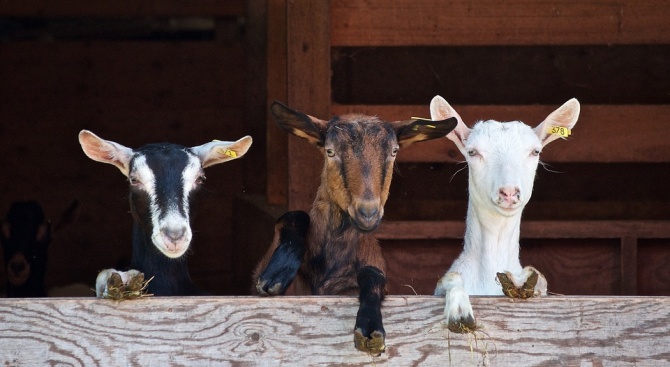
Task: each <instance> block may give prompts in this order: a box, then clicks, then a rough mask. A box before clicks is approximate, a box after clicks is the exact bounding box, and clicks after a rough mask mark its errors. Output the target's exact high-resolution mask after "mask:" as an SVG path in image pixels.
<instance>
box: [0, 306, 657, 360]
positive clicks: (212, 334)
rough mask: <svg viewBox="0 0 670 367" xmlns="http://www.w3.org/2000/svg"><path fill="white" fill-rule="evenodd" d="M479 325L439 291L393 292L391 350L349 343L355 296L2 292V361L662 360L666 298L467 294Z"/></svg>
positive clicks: (386, 313)
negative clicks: (467, 324) (463, 325)
mask: <svg viewBox="0 0 670 367" xmlns="http://www.w3.org/2000/svg"><path fill="white" fill-rule="evenodd" d="M472 304H473V308H474V310H475V314H476V316H477V317H478V320H477V321H478V323H479V324H480V325H481V327H482V332H478V333H476V338H475V336H473V335H470V334H465V335H463V334H454V333H449V332H448V331H447V330H446V329H445V328H444V327H443V326H442V324H441V322H442V321H443V314H442V312H443V308H444V299H443V298H439V297H432V296H404V297H401V296H394V297H388V298H387V299H386V300H385V301H384V303H383V307H382V313H383V317H384V323H385V325H384V326H385V329H386V333H387V351H386V353H384V354H383V355H381V356H380V357H375V358H373V357H372V356H369V355H367V354H365V353H362V352H359V351H356V350H355V349H354V346H353V336H352V328H353V324H354V319H355V316H356V311H357V308H358V300H356V299H355V298H353V297H302V298H297V297H276V298H260V297H200V298H198V297H190V298H168V297H165V298H152V299H141V300H137V301H125V302H113V301H107V300H95V299H87V298H78V299H1V300H0V321H1V322H0V360H2V361H4V364H5V365H8V366H9V365H12V366H14V365H21V366H44V365H71V366H129V365H143V366H150V365H151V366H167V365H188V366H211V365H275V364H276V365H282V366H305V365H308V364H309V365H367V364H370V365H374V364H380V365H381V364H384V365H386V364H388V365H394V366H418V365H422V366H424V365H430V366H449V365H452V366H471V365H474V366H477V365H489V364H491V363H492V364H493V365H496V366H516V365H525V366H530V365H536V366H537V365H554V364H556V363H559V361H560V363H561V364H562V365H570V366H573V365H575V366H579V365H589V366H591V365H594V366H602V365H605V366H607V365H617V366H640V365H645V366H660V365H663V364H664V363H667V362H668V345H670V333H669V332H668V325H670V313H668V309H670V297H557V296H550V297H544V298H539V299H531V300H528V301H518V300H517V301H513V300H510V299H507V298H503V297H472Z"/></svg>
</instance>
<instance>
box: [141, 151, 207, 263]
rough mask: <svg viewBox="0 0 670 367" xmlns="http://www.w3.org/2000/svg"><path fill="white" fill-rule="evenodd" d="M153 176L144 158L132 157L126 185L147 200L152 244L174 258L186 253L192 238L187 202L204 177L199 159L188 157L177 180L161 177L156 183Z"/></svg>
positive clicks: (153, 173)
mask: <svg viewBox="0 0 670 367" xmlns="http://www.w3.org/2000/svg"><path fill="white" fill-rule="evenodd" d="M173 168H175V167H173ZM157 174H159V173H158V172H155V171H154V170H152V168H151V167H150V165H149V164H147V159H146V157H144V156H141V155H139V156H136V157H135V159H134V160H133V164H132V168H131V171H130V174H129V180H130V185H131V189H132V190H133V191H134V192H136V193H137V194H138V195H141V194H145V195H146V197H147V201H148V206H149V213H148V214H149V215H150V220H151V228H152V233H151V239H152V241H153V243H154V245H155V246H156V248H158V249H159V250H160V251H161V252H162V253H163V254H164V255H165V256H167V257H170V258H178V257H180V256H182V255H183V254H184V253H185V252H186V251H187V250H188V246H189V244H190V243H191V238H192V236H193V233H192V231H191V226H190V218H189V210H190V208H189V200H188V199H189V195H190V194H191V192H192V191H193V190H194V189H196V188H197V187H198V186H199V185H200V184H201V183H202V179H203V178H204V176H203V173H202V168H201V166H200V160H199V159H198V158H197V157H195V156H194V155H192V154H188V159H187V161H186V162H185V167H183V169H182V170H181V175H180V176H181V177H176V178H180V179H178V180H174V181H175V182H169V180H165V178H164V177H162V178H161V179H160V180H157V178H156V175H157ZM157 182H160V183H159V184H157ZM162 185H163V186H178V187H162ZM138 209H139V208H138ZM139 210H141V209H139Z"/></svg>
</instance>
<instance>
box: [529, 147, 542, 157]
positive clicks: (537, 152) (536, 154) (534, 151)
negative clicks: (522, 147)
mask: <svg viewBox="0 0 670 367" xmlns="http://www.w3.org/2000/svg"><path fill="white" fill-rule="evenodd" d="M540 152H541V150H540V148H535V149H533V151H532V152H531V153H530V155H532V156H534V157H537V156H539V155H540Z"/></svg>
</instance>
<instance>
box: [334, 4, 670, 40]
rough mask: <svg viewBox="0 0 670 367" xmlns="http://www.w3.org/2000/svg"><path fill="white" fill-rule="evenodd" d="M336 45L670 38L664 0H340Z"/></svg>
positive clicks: (668, 13) (669, 13)
mask: <svg viewBox="0 0 670 367" xmlns="http://www.w3.org/2000/svg"><path fill="white" fill-rule="evenodd" d="M331 18H332V27H333V32H332V43H333V45H334V46H419V45H426V46H427V45H430V46H454V45H538V44H542V45H565V44H570V45H574V44H599V43H602V44H636V43H641V44H647V43H668V41H670V32H669V31H670V23H669V22H668V21H667V20H668V19H670V8H669V7H668V6H667V2H666V1H663V0H646V1H636V0H620V1H609V0H588V1H580V2H573V1H571V2H563V3H557V2H551V1H533V0H517V1H511V2H510V1H506V2H499V1H494V0H484V1H468V0H459V1H443V0H400V1H386V0H357V1H349V0H346V1H345V0H338V1H333V2H332V11H331Z"/></svg>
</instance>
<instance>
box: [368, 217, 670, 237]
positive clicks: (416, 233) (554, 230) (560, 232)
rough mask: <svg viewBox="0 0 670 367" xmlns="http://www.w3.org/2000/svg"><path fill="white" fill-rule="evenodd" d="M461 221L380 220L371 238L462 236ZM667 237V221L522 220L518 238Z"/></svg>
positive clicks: (669, 230)
mask: <svg viewBox="0 0 670 367" xmlns="http://www.w3.org/2000/svg"><path fill="white" fill-rule="evenodd" d="M464 233H465V222H464V221H384V222H382V224H381V225H380V226H379V229H378V230H377V231H376V232H375V237H377V238H379V239H389V240H399V239H403V240H411V239H441V238H463V234H464ZM624 237H636V238H670V221H660V220H659V221H637V220H636V221H633V220H630V221H617V220H612V221H522V222H521V238H624Z"/></svg>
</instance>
